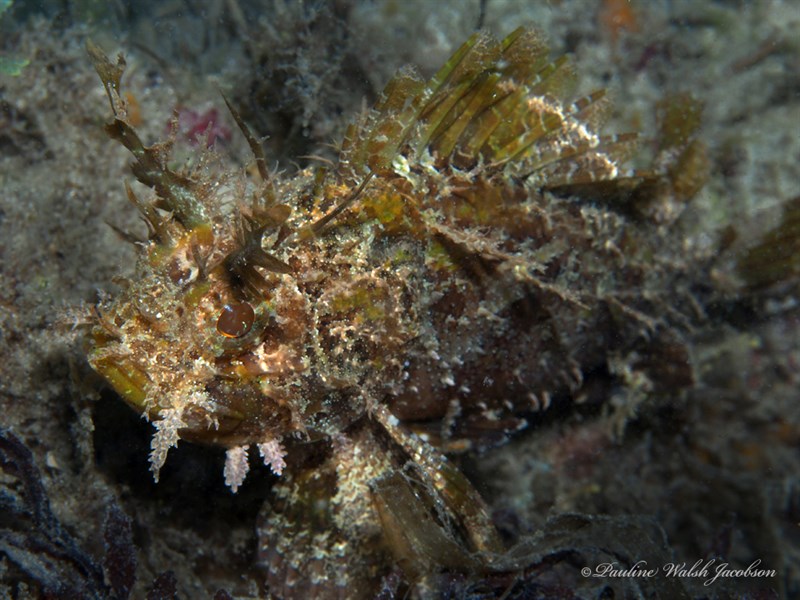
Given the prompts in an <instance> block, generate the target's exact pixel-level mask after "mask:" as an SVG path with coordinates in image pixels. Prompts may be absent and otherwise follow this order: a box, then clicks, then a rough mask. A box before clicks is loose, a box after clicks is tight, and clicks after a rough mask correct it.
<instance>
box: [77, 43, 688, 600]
mask: <svg viewBox="0 0 800 600" xmlns="http://www.w3.org/2000/svg"><path fill="white" fill-rule="evenodd" d="M89 52H90V55H91V57H92V59H93V62H94V64H95V67H96V69H97V71H98V73H99V75H100V77H101V79H102V81H103V83H104V85H105V88H106V91H107V93H108V97H109V100H110V102H111V107H112V109H113V112H114V119H113V121H112V122H111V123H110V124H109V125H107V130H108V133H109V134H110V136H111V137H112V138H114V139H116V140H118V141H119V142H120V143H122V144H123V145H124V146H125V147H126V148H128V149H129V150H130V151H131V153H132V154H133V156H134V158H135V160H134V162H133V166H132V168H133V173H134V175H135V177H136V178H137V179H138V180H139V181H140V182H142V183H144V184H146V185H147V186H149V187H150V188H152V194H151V196H150V197H148V198H139V197H137V196H136V195H135V194H134V193H133V191H132V190H131V188H130V187H128V188H127V189H128V196H129V199H130V200H131V202H132V203H133V204H134V205H135V206H136V207H137V209H138V210H139V211H140V213H141V215H142V216H143V217H144V219H145V221H146V223H147V225H148V228H149V239H148V240H147V242H146V243H145V244H143V245H141V250H140V255H139V260H138V263H137V268H136V274H135V276H134V277H133V278H132V279H131V280H130V281H129V283H128V285H127V287H125V289H124V290H123V291H122V292H121V293H120V294H119V295H118V296H117V297H116V298H115V299H113V300H109V301H104V302H102V303H101V304H100V305H99V306H97V307H96V310H95V317H94V326H93V330H92V333H91V336H90V342H89V345H90V349H89V354H88V356H89V362H90V364H91V365H92V367H93V368H94V369H95V370H96V371H97V372H98V373H100V374H101V375H102V376H103V377H104V378H105V380H106V381H107V382H108V383H109V384H110V385H111V386H112V387H113V388H114V389H115V390H116V392H117V393H118V394H119V395H120V396H121V397H122V398H123V399H124V400H125V401H126V402H127V403H128V404H130V405H131V406H132V407H133V408H135V409H136V410H137V411H139V412H140V413H142V414H143V415H145V416H146V417H147V418H148V419H149V420H150V421H151V422H152V424H153V425H154V426H155V434H154V435H153V439H152V452H151V455H150V463H151V468H152V471H153V473H154V475H155V477H156V479H157V478H158V473H159V469H160V468H161V466H162V465H163V464H164V462H165V460H166V458H167V454H168V451H169V449H170V448H171V447H173V446H175V445H176V444H177V443H178V441H179V440H188V441H192V442H199V443H205V444H214V445H217V446H221V447H223V448H225V449H226V451H227V460H226V465H225V471H224V477H225V481H226V482H227V484H228V485H229V486H230V487H231V489H232V490H233V491H234V492H235V491H236V490H237V488H238V487H239V486H240V485H241V483H242V481H243V480H244V478H245V475H246V473H247V471H248V454H249V453H253V454H255V452H256V451H257V452H258V454H259V455H260V456H261V457H262V458H263V460H264V461H265V462H266V463H267V464H268V465H270V466H271V467H272V470H273V471H274V472H275V474H277V475H279V476H280V477H279V478H278V481H277V483H276V484H275V486H274V487H273V491H272V497H271V498H270V499H269V502H268V504H267V508H266V509H265V511H264V513H263V516H262V518H261V522H260V523H259V525H258V533H259V540H260V541H259V552H258V560H259V561H260V563H261V565H262V566H263V567H264V569H265V572H266V579H267V583H268V586H269V590H270V594H271V595H272V596H274V597H279V598H312V597H313V598H323V597H333V598H360V597H373V596H374V595H375V593H377V592H378V591H379V590H381V589H387V586H389V587H391V588H392V589H393V590H394V591H395V592H397V593H398V594H399V595H400V596H402V595H403V594H404V593H409V592H410V593H412V594H422V592H420V590H424V589H431V588H430V586H429V584H430V582H431V581H433V580H434V579H435V577H436V576H437V574H440V573H451V572H452V573H480V572H486V571H488V570H491V569H493V568H496V565H497V560H498V557H499V556H501V555H502V553H503V552H504V551H505V548H504V547H503V545H502V543H501V541H500V538H499V536H498V534H497V532H496V530H495V528H494V526H493V524H492V520H491V518H490V515H489V512H488V509H487V507H486V505H485V503H484V502H483V500H482V499H481V497H480V495H479V494H478V493H477V492H476V490H475V489H474V488H473V487H472V485H471V484H470V482H469V481H468V480H467V479H466V477H465V476H464V475H462V474H461V473H460V471H459V470H458V469H457V468H456V467H455V466H454V465H453V463H452V462H451V461H450V460H449V459H448V458H446V457H445V454H447V453H452V452H456V451H465V450H469V449H470V448H481V447H487V446H489V445H492V444H497V443H500V442H502V441H504V440H506V439H507V438H508V436H509V435H510V434H511V433H513V432H515V431H517V430H519V429H521V428H522V427H523V426H524V425H525V423H526V420H525V418H526V416H529V415H531V414H533V413H535V412H537V411H542V410H546V409H547V408H548V407H549V405H550V404H551V403H552V402H559V403H565V404H568V403H570V402H580V401H587V399H589V400H592V399H596V398H598V397H606V396H608V395H610V390H611V389H612V388H613V389H626V388H628V389H634V388H635V390H636V391H637V392H642V391H644V392H645V393H648V394H650V393H658V392H659V390H671V391H673V392H674V391H675V390H679V389H680V388H681V387H684V386H687V385H689V384H690V383H691V380H692V373H691V369H690V368H689V366H688V356H687V352H686V348H685V345H684V344H683V342H682V334H681V327H682V323H683V322H684V321H685V319H686V318H685V316H684V315H685V313H686V312H687V311H686V310H684V306H683V305H684V304H688V303H689V300H687V299H686V298H685V297H684V295H683V294H682V291H681V290H682V289H683V287H682V282H683V280H684V279H685V277H686V273H687V271H688V270H689V268H688V266H687V264H686V262H687V261H686V260H684V259H682V257H681V253H680V246H679V243H678V242H672V241H670V239H669V236H668V228H666V227H664V226H663V224H664V223H668V222H669V221H670V220H672V219H674V216H675V215H676V214H677V213H678V212H679V210H680V207H681V206H682V203H683V202H685V200H686V199H687V198H688V197H690V196H691V195H692V194H693V193H694V191H696V189H697V187H699V185H700V184H699V183H697V182H695V181H688V182H687V181H683V182H682V185H678V182H677V180H676V178H674V177H672V176H671V171H670V164H676V161H684V162H687V161H689V162H691V161H695V162H698V161H699V162H702V153H701V152H700V150H698V146H697V145H696V144H695V140H694V139H693V137H692V135H691V129H687V130H686V131H685V132H684V133H685V135H683V136H681V135H679V134H680V132H678V134H674V133H673V138H674V139H673V140H672V142H670V143H668V144H666V145H665V146H664V147H663V148H662V150H663V152H662V153H661V155H662V157H666V158H664V159H663V160H662V161H661V163H659V162H658V161H656V166H655V167H654V168H653V170H652V171H650V172H648V173H643V172H629V171H626V170H625V169H623V168H622V166H621V165H622V164H623V162H624V161H625V160H626V159H627V158H628V157H629V156H630V155H631V153H632V151H633V149H634V147H635V145H636V135H634V134H625V135H616V136H605V135H601V134H600V133H598V131H599V128H600V126H601V124H602V122H603V120H604V116H605V114H606V113H607V112H608V103H607V100H606V98H605V94H604V92H602V91H598V92H595V93H592V94H590V95H588V96H585V97H580V99H578V100H574V99H572V100H570V97H571V95H572V94H573V89H574V87H575V74H574V71H573V68H572V67H571V65H570V63H569V61H568V60H566V59H564V58H562V59H558V60H556V61H554V62H551V61H550V59H549V58H548V50H547V47H546V46H545V44H544V43H543V42H542V37H541V36H540V35H538V34H537V33H535V32H534V31H532V30H528V29H518V30H516V31H514V32H513V33H512V34H510V35H509V36H508V37H506V38H505V39H503V40H502V41H497V40H495V39H494V38H492V37H491V36H490V35H488V34H486V33H476V34H475V35H473V36H472V37H471V38H470V39H469V40H468V41H467V42H466V43H465V44H464V45H463V46H462V47H461V48H459V49H458V50H457V51H456V53H455V54H454V55H453V56H452V58H450V60H448V61H447V63H446V64H445V65H444V67H443V68H442V69H441V70H440V71H439V72H438V73H436V74H435V75H434V76H433V78H432V79H430V80H429V81H424V80H423V79H421V78H420V77H419V76H418V75H417V74H416V73H415V72H414V71H413V70H411V69H405V70H402V71H401V72H400V73H399V74H398V75H397V76H396V77H395V78H394V79H393V80H392V81H391V82H390V83H389V84H388V86H387V87H386V89H385V91H384V92H383V94H382V95H381V97H380V99H379V100H378V102H377V104H376V105H375V106H374V108H372V109H371V110H369V111H367V112H366V113H364V114H362V115H361V116H360V117H359V118H357V119H356V120H355V122H354V123H353V124H352V125H351V126H350V127H349V129H348V131H347V134H346V136H345V139H344V141H343V143H342V144H341V151H340V156H339V161H338V165H337V166H336V167H335V168H332V169H327V170H326V169H311V168H308V169H305V170H301V171H299V172H297V173H295V174H294V175H293V176H292V177H290V178H278V177H276V176H274V175H273V174H272V173H271V172H270V171H269V169H268V168H267V162H266V159H265V157H264V154H263V151H262V149H261V146H260V144H259V143H258V141H257V139H256V137H255V135H254V134H253V133H252V132H250V131H249V129H248V127H247V125H246V124H245V123H244V122H243V120H242V118H241V117H240V116H239V115H238V113H237V112H236V111H235V109H233V108H232V107H231V112H232V114H233V116H234V118H235V120H236V121H237V123H238V125H239V127H240V129H241V130H242V132H243V134H244V135H245V137H246V138H247V141H248V143H249V144H250V147H251V149H252V151H253V153H254V155H255V165H256V167H257V171H258V174H259V178H258V179H256V178H255V177H248V176H247V175H246V174H243V173H239V172H234V173H221V172H218V170H215V169H214V168H213V167H212V166H211V165H210V164H208V162H205V163H203V162H201V164H200V165H199V166H196V167H195V168H194V169H193V170H192V171H188V170H186V171H177V170H173V168H172V167H170V166H169V164H168V157H169V150H170V144H169V143H166V144H159V145H154V146H150V147H148V146H145V145H144V144H143V142H142V141H141V139H140V138H139V136H138V135H137V133H136V131H135V130H134V128H133V126H132V125H131V123H130V121H129V120H128V117H127V107H126V101H125V99H124V96H122V95H121V94H120V79H121V77H122V74H123V70H124V66H125V64H124V61H123V60H122V58H120V59H118V61H117V63H116V64H113V63H111V62H110V61H109V60H108V59H107V58H106V57H105V55H103V53H102V52H101V51H100V50H99V49H98V48H96V47H95V46H93V45H91V44H90V45H89ZM668 159H669V160H671V161H672V162H669V160H668ZM695 172H699V171H697V170H695ZM681 187H683V188H684V189H683V190H680V189H679V188H681ZM656 222H659V223H661V224H662V226H661V227H660V228H657V227H656V226H655V225H654V223H656ZM665 231H666V232H667V233H665ZM387 582H389V583H387ZM391 582H393V583H391ZM390 583H391V585H390ZM426 586H428V587H426ZM423 595H424V594H423Z"/></svg>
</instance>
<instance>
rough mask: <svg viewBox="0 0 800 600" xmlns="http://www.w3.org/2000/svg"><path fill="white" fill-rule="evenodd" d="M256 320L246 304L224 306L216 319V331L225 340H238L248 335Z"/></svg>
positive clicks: (237, 303)
mask: <svg viewBox="0 0 800 600" xmlns="http://www.w3.org/2000/svg"><path fill="white" fill-rule="evenodd" d="M255 320H256V311H255V310H254V309H253V307H252V306H251V305H250V304H249V303H247V302H232V303H231V304H226V305H225V306H224V307H223V309H222V312H221V313H220V314H219V319H217V331H218V332H219V333H220V334H221V335H224V336H225V337H226V338H240V337H242V336H245V335H247V334H248V332H249V331H250V329H251V328H252V327H253V323H254V322H255Z"/></svg>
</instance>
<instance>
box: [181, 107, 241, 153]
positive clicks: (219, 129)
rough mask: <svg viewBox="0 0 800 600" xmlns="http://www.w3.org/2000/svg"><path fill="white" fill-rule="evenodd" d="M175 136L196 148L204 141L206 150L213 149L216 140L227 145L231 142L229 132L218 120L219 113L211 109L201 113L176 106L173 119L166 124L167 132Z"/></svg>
mask: <svg viewBox="0 0 800 600" xmlns="http://www.w3.org/2000/svg"><path fill="white" fill-rule="evenodd" d="M176 130H177V134H178V135H179V136H180V137H182V138H183V139H185V140H187V141H188V142H189V143H190V144H191V145H192V146H197V145H199V144H200V143H202V142H203V140H205V144H206V147H207V148H211V147H213V146H214V145H215V144H216V142H217V140H221V141H222V142H224V143H226V144H227V143H228V142H230V140H231V130H230V129H229V128H228V127H227V126H226V125H225V124H224V123H223V122H222V120H221V119H220V114H219V111H218V110H217V109H216V108H214V107H211V108H209V109H207V110H205V111H203V112H200V111H197V110H193V109H191V108H187V107H185V106H177V107H176V108H175V117H174V118H173V119H171V120H170V122H169V123H168V124H167V131H168V132H169V133H174V132H175V131H176Z"/></svg>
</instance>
